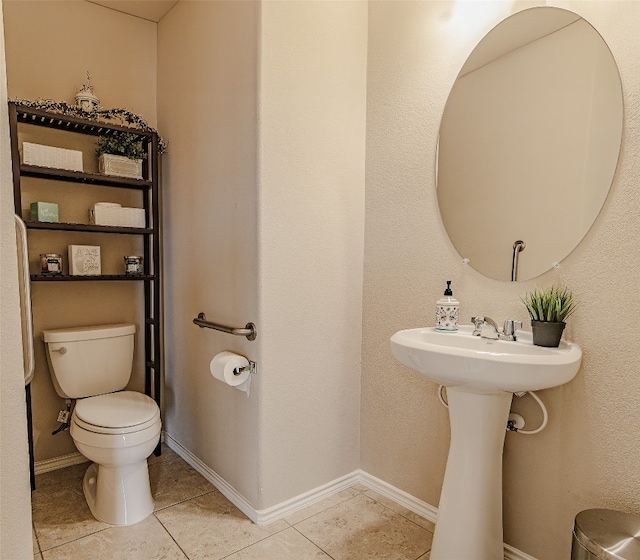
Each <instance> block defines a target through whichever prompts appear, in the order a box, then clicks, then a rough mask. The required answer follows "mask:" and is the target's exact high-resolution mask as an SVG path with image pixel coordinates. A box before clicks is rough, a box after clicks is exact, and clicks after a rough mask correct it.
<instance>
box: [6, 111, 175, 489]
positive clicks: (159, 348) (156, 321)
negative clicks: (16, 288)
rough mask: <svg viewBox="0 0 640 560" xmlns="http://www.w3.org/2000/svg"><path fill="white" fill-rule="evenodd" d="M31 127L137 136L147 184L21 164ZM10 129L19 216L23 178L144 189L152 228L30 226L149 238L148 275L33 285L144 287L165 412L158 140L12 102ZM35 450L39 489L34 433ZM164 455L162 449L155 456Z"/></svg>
mask: <svg viewBox="0 0 640 560" xmlns="http://www.w3.org/2000/svg"><path fill="white" fill-rule="evenodd" d="M20 124H28V125H34V126H40V127H46V128H53V129H57V130H61V131H67V132H74V133H79V134H85V135H91V136H109V135H113V134H117V133H119V132H128V133H135V134H136V135H137V136H139V137H140V139H141V140H142V142H143V145H144V146H145V148H146V151H147V154H148V158H147V159H145V160H144V161H143V170H142V176H143V177H144V178H143V179H131V178H126V177H115V176H108V175H100V174H97V173H85V172H79V171H68V170H65V169H54V168H48V167H38V166H34V165H25V164H21V163H20V140H19V137H18V134H19V125H20ZM9 128H10V133H11V157H12V166H13V192H14V206H15V212H16V214H18V215H19V216H22V195H23V192H22V178H23V177H35V178H39V179H48V180H53V181H60V182H63V183H79V184H83V185H86V186H87V187H91V186H93V185H96V186H103V187H114V188H118V189H138V190H140V191H141V192H142V193H143V197H142V198H143V207H144V210H145V216H146V220H145V221H146V227H144V228H135V227H118V226H99V225H92V224H76V223H45V222H31V221H27V222H25V225H26V227H27V230H49V231H53V232H55V231H72V232H81V233H82V232H85V233H99V234H104V235H137V236H142V238H143V251H144V254H143V256H144V274H141V275H139V276H125V275H119V274H118V275H112V274H104V275H99V276H71V275H42V274H32V275H31V282H44V283H51V282H53V283H58V282H96V281H98V282H114V281H116V282H132V281H133V282H135V281H138V282H139V281H142V282H144V300H145V301H144V315H145V317H144V336H143V339H144V348H145V393H146V394H147V395H149V396H151V397H152V398H153V399H154V400H155V401H156V402H157V403H158V406H159V407H160V406H161V398H162V378H163V344H162V266H161V254H162V248H161V241H162V235H161V234H162V232H161V223H160V217H161V213H160V156H159V139H158V136H157V134H155V133H154V132H149V131H145V130H140V129H137V128H133V127H126V126H121V125H117V124H110V123H104V122H99V121H96V120H93V119H85V118H79V117H76V116H69V115H61V114H58V113H54V112H50V111H46V110H42V109H36V108H32V107H27V106H25V105H21V104H20V103H18V102H9ZM29 389H30V388H29V387H27V391H26V398H27V414H28V425H29V427H30V426H31V398H30V390H29ZM29 449H30V457H31V482H32V488H33V487H35V485H34V460H33V438H32V433H31V428H29ZM154 453H155V455H160V444H158V447H157V448H156V450H155V451H154Z"/></svg>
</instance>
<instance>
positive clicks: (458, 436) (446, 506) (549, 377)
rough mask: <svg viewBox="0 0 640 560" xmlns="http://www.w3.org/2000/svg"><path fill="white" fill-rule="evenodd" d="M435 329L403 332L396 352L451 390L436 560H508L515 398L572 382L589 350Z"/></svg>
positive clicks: (395, 341) (465, 329)
mask: <svg viewBox="0 0 640 560" xmlns="http://www.w3.org/2000/svg"><path fill="white" fill-rule="evenodd" d="M472 332H473V327H471V326H461V327H460V328H459V329H458V331H456V332H440V331H437V330H435V328H430V327H429V328H418V329H408V330H403V331H399V332H397V333H396V334H394V335H393V336H392V337H391V350H392V352H393V355H394V356H395V358H396V359H397V360H398V361H399V362H400V363H402V364H403V365H405V366H407V367H409V368H411V369H413V370H414V371H417V372H418V373H421V374H422V375H424V376H425V377H427V378H428V379H430V380H431V381H434V382H435V383H439V384H440V385H444V386H446V387H447V397H448V401H449V417H450V423H451V444H450V448H449V457H448V459H447V467H446V470H445V475H444V482H443V485H442V493H441V495H440V504H439V507H438V519H437V522H436V530H435V535H434V539H433V547H432V549H431V560H502V558H504V550H503V536H502V449H503V446H504V438H505V433H506V425H507V420H508V418H509V410H510V408H511V399H512V398H513V393H516V392H520V391H535V390H540V389H549V388H551V387H557V386H559V385H563V384H564V383H567V382H569V381H571V380H572V379H573V378H574V377H575V375H576V373H577V372H578V368H579V367H580V361H581V359H582V351H581V350H580V347H579V346H577V345H576V344H572V343H570V342H564V341H563V342H561V343H560V347H559V348H544V347H541V346H534V345H533V344H532V342H531V334H530V333H524V332H523V333H520V332H519V333H518V340H517V341H514V342H509V341H505V340H491V339H486V338H480V337H477V336H473V335H472V334H471V333H472Z"/></svg>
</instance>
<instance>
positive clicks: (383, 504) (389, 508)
mask: <svg viewBox="0 0 640 560" xmlns="http://www.w3.org/2000/svg"><path fill="white" fill-rule="evenodd" d="M372 492H376V491H375V490H372ZM376 494H378V496H381V497H384V496H382V494H379V493H378V492H376ZM364 495H365V496H366V497H367V498H369V499H370V500H373V501H374V502H376V503H377V504H380V505H381V506H384V507H386V508H387V509H388V510H390V511H391V512H393V513H395V514H397V515H399V516H400V517H404V518H405V519H406V520H407V521H410V522H411V523H413V524H414V525H416V526H417V527H420V529H424V530H425V531H426V532H427V533H431V534H432V535H433V531H431V530H429V529H427V528H426V527H423V526H422V525H420V523H416V522H415V521H414V520H413V519H411V518H410V517H407V516H406V515H405V514H404V513H402V512H399V511H396V510H395V509H393V508H392V507H389V506H388V505H387V504H385V503H383V502H381V501H379V500H376V498H375V497H374V496H367V495H366V494H364ZM397 505H399V506H400V507H403V506H401V505H400V504H397ZM404 509H406V508H404ZM409 511H411V510H409ZM411 513H413V514H414V515H418V514H417V513H414V512H411ZM418 517H421V516H418ZM423 519H425V518H424V517H423ZM427 521H428V520H427ZM429 550H431V548H429ZM429 550H427V551H425V552H423V554H426V553H427V552H429ZM418 558H420V557H419V556H418Z"/></svg>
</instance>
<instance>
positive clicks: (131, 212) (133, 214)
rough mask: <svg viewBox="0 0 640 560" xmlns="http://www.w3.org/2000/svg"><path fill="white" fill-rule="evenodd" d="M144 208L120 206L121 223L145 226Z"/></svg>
mask: <svg viewBox="0 0 640 560" xmlns="http://www.w3.org/2000/svg"><path fill="white" fill-rule="evenodd" d="M144 218H145V217H144V208H120V225H121V226H124V227H137V228H143V227H145V225H146V224H145V219H144Z"/></svg>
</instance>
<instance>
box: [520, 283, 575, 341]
mask: <svg viewBox="0 0 640 560" xmlns="http://www.w3.org/2000/svg"><path fill="white" fill-rule="evenodd" d="M521 299H522V303H524V305H525V307H526V308H527V311H528V312H529V316H530V317H531V330H532V332H533V343H534V344H535V345H537V346H547V347H551V348H556V347H558V346H559V345H560V339H561V338H562V331H563V330H564V327H565V319H566V318H567V317H569V316H570V315H571V314H572V313H573V312H574V311H575V309H576V299H575V296H574V295H573V292H572V291H571V290H570V289H569V288H567V287H560V286H555V285H554V286H549V287H547V288H544V289H538V288H536V289H534V290H533V292H531V293H528V294H526V295H525V296H524V297H523V298H521Z"/></svg>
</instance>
